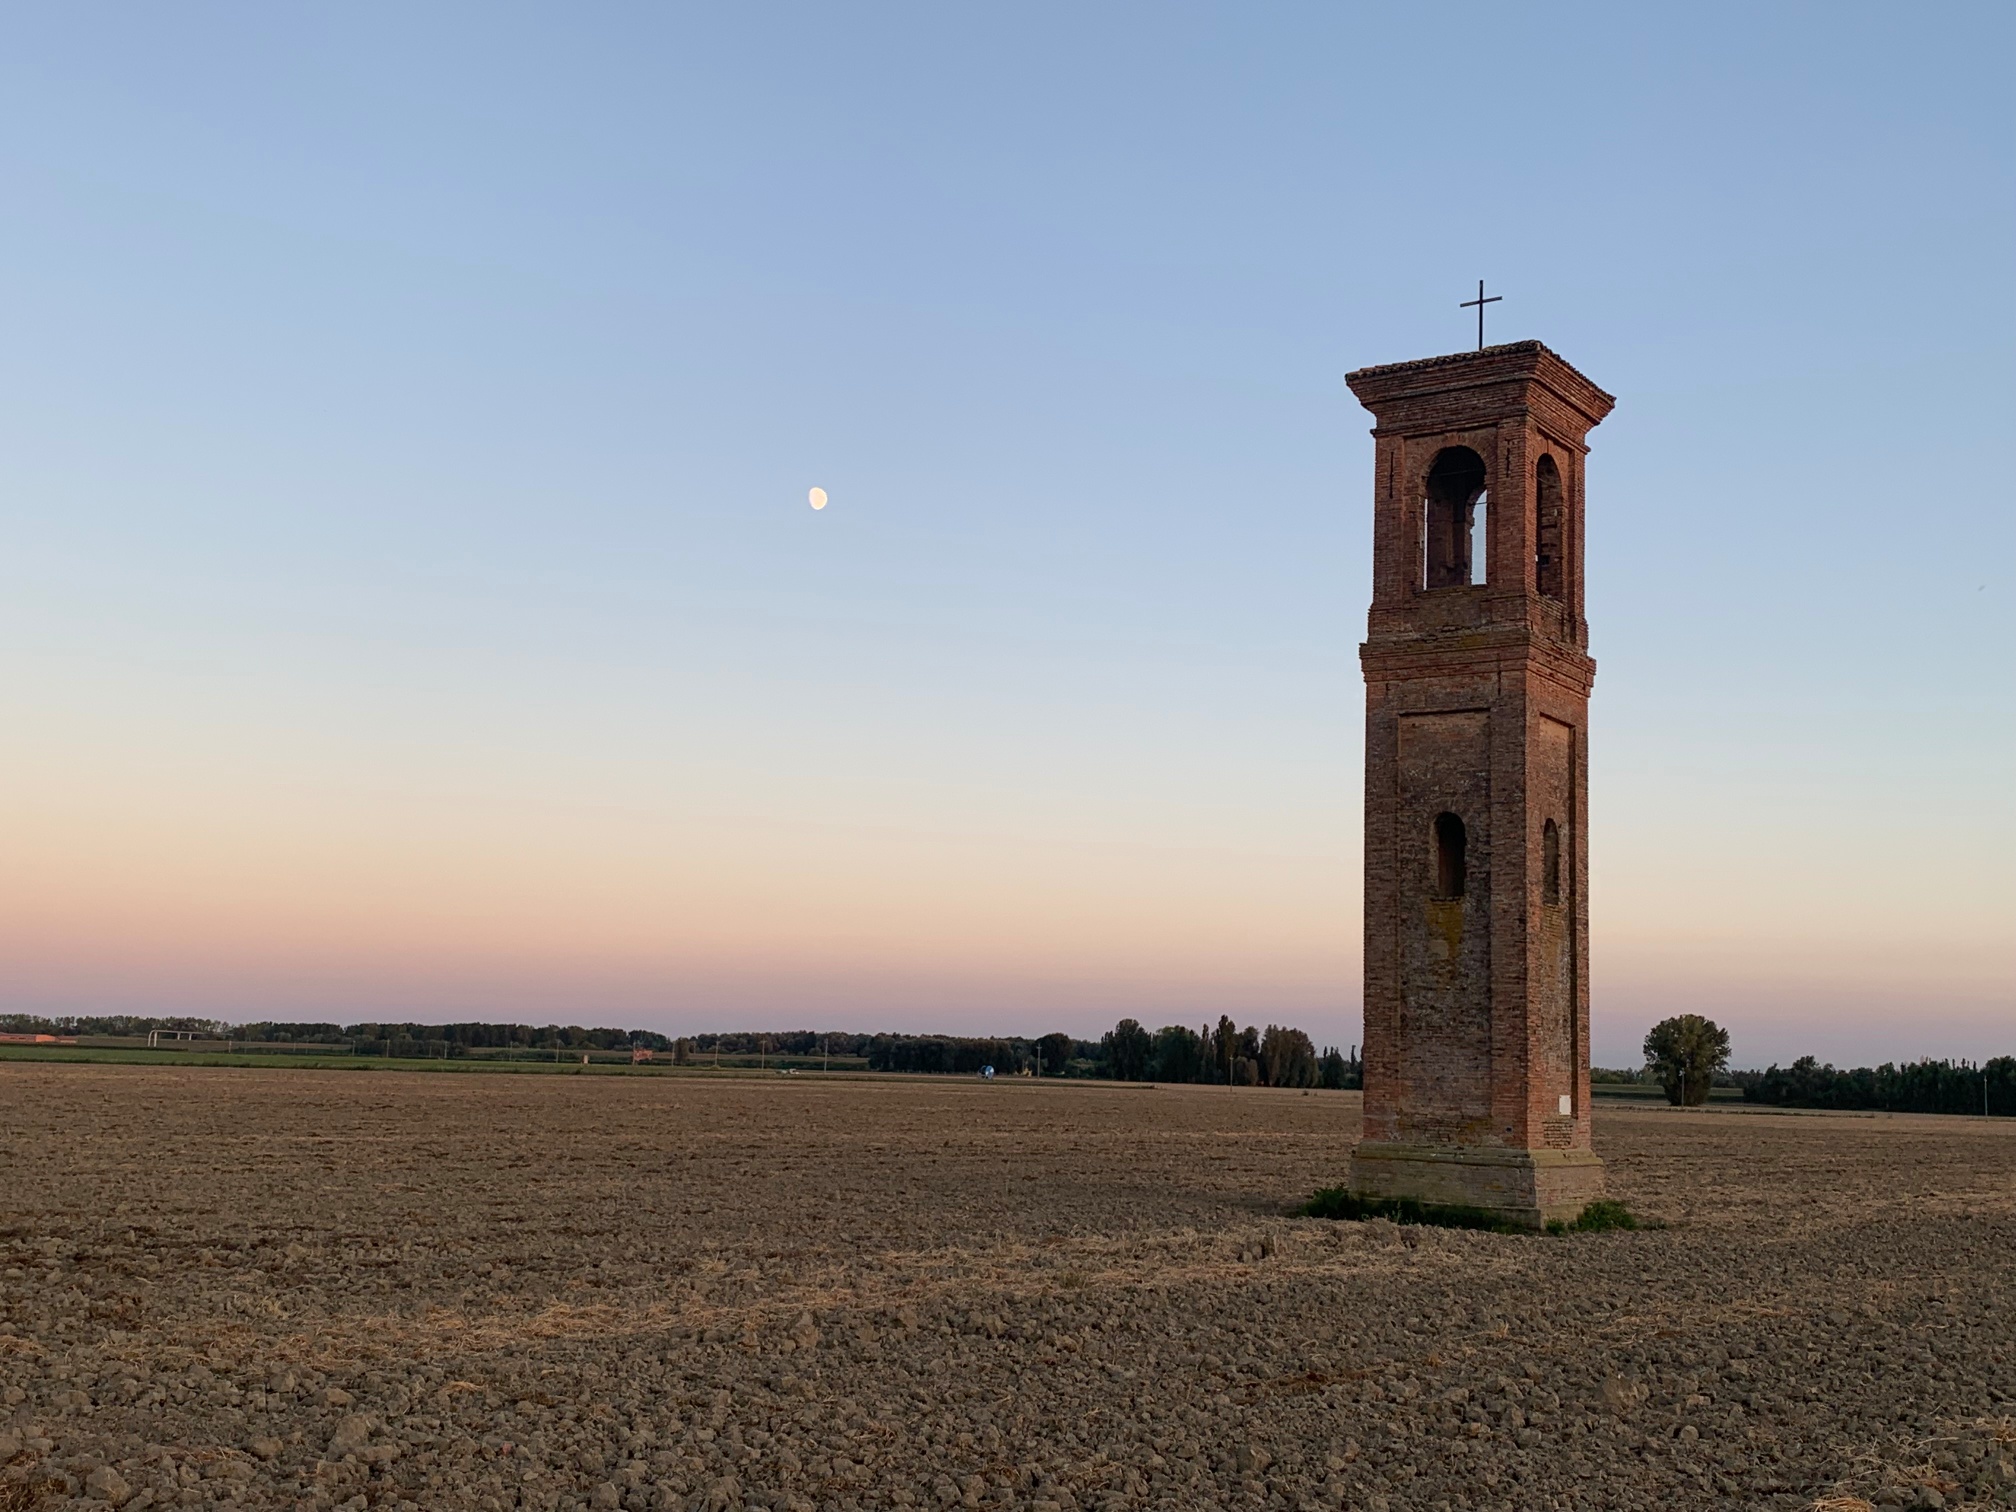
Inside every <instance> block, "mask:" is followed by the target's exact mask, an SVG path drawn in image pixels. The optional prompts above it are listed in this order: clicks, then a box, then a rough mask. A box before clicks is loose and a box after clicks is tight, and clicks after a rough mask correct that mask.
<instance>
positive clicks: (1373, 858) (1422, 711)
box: [1350, 342, 1612, 1150]
mask: <svg viewBox="0 0 2016 1512" xmlns="http://www.w3.org/2000/svg"><path fill="white" fill-rule="evenodd" d="M1350 382H1351V386H1352V389H1353V391H1354V392H1355V393H1357V394H1358V396H1359V398H1360V400H1361V401H1362V402H1363V403H1364V404H1365V405H1366V407H1367V408H1368V409H1371V410H1372V411H1373V413H1374V415H1375V417H1376V418H1377V421H1378V425H1377V426H1376V428H1375V429H1374V431H1373V435H1374V436H1375V438H1376V439H1377V456H1376V464H1375V468H1376V470H1375V480H1376V482H1375V500H1374V568H1373V579H1374V581H1373V602H1372V607H1371V611H1370V615H1369V617H1368V634H1367V639H1366V642H1365V644H1364V646H1363V647H1362V648H1361V658H1362V660H1363V663H1364V667H1365V678H1366V763H1365V1051H1364V1054H1365V1076H1366V1093H1365V1137H1366V1139H1367V1140H1368V1141H1372V1142H1387V1143H1393V1144H1400V1145H1408V1146H1443V1147H1450V1148H1462V1147H1484V1146H1488V1147H1495V1148H1498V1149H1508V1148H1509V1149H1513V1150H1517V1149H1528V1150H1542V1149H1554V1150H1587V1149H1588V1147H1589V1117H1588V1106H1589V1084H1588V1058H1589V1030H1588V1002H1589V996H1588V910H1587V874H1588V868H1587V855H1588V837H1587V823H1586V819H1587V767H1588V742H1587V726H1588V695H1589V689H1590V685H1591V683H1592V682H1593V679H1594V675H1595V664H1594V663H1593V662H1591V661H1590V660H1589V658H1588V655H1587V653H1586V650H1585V649H1584V648H1585V647H1586V645H1587V629H1586V626H1585V624H1584V622H1583V619H1582V514H1583V475H1584V469H1583V457H1584V454H1585V451H1586V446H1585V443H1584V438H1585V437H1586V435H1587V433H1588V431H1589V430H1590V429H1591V428H1592V427H1593V426H1594V425H1595V424H1596V423H1597V422H1598V421H1600V420H1601V419H1602V418H1603V416H1604V415H1605V414H1607V413H1608V411H1609V408H1610V405H1611V402H1612V401H1611V400H1610V397H1609V396H1608V395H1607V394H1604V393H1603V392H1602V391H1601V390H1599V389H1597V388H1595V386H1594V385H1593V384H1590V383H1589V382H1588V380H1587V379H1585V378H1583V377H1582V376H1581V374H1579V373H1576V372H1575V370H1574V369H1573V368H1571V367H1569V366H1568V365H1567V364H1566V363H1564V362H1562V361H1561V360H1560V359H1559V358H1558V357H1556V356H1554V354H1553V353H1551V352H1549V351H1547V349H1546V348H1545V347H1542V346H1540V345H1539V343H1537V342H1523V343H1518V344H1516V345H1513V346H1509V347H1496V348H1489V349H1487V350H1486V351H1484V352H1482V353H1474V354H1473V353H1465V354H1460V355H1458V356H1454V357H1448V358H1431V359H1428V360H1426V361H1424V362H1421V363H1402V364H1397V365H1394V366H1392V367H1385V368H1373V369H1365V370H1361V371H1360V372H1358V373H1354V374H1352V375H1351V378H1350ZM1451 446H1464V447H1468V448H1469V449H1470V450H1471V451H1474V452H1475V453H1476V454H1477V455H1478V457H1479V458H1480V459H1482V461H1483V463H1484V466H1485V473H1486V482H1485V489H1486V498H1487V499H1488V504H1487V506H1486V509H1485V528H1486V530H1487V532H1488V541H1487V543H1486V552H1487V563H1488V566H1487V573H1486V581H1485V582H1484V583H1482V584H1478V585H1472V586H1464V587H1452V588H1436V589H1427V588H1424V587H1423V586H1422V572H1423V565H1422V533H1423V513H1422V511H1423V501H1424V499H1425V497H1426V492H1427V488H1426V479H1427V476H1428V471H1429V469H1430V468H1431V467H1432V466H1433V465H1434V462H1435V459H1436V457H1437V456H1438V455H1439V454H1440V453H1441V452H1442V451H1443V450H1444V448H1446V447H1451ZM1543 456H1546V457H1549V458H1551V459H1552V460H1553V463H1554V465H1555V467H1556V468H1557V469H1558V471H1559V474H1560V478H1561V487H1562V500H1563V505H1564V508H1563V511H1562V519H1561V523H1560V530H1559V534H1560V537H1561V539H1560V541H1559V542H1558V545H1556V549H1557V550H1559V552H1560V553H1561V555H1562V558H1563V567H1562V573H1563V581H1562V592H1561V593H1560V595H1559V596H1558V597H1557V596H1549V595H1544V594H1542V593H1540V592H1539V591H1538V577H1537V572H1536V566H1535V560H1536V548H1537V543H1538V539H1539V522H1538V519H1537V517H1536V505H1537V489H1536V485H1535V477H1536V468H1537V467H1538V466H1539V463H1540V459H1541V457H1543ZM1550 544H1555V543H1550ZM1443 813H1451V814H1455V815H1457V816H1458V817H1460V818H1461V820H1462V821H1463V825H1464V828H1465V831H1466V834H1467V840H1468V844H1467V857H1466V859H1467V877H1466V885H1465V887H1464V891H1463V895H1462V896H1461V897H1460V898H1444V897H1438V896H1437V895H1436V893H1437V887H1436V854H1435V832H1434V826H1435V821H1436V816H1437V815H1438V814H1443ZM1549 820H1552V821H1553V822H1554V823H1555V825H1556V827H1557V830H1558V833H1559V838H1560V852H1559V854H1560V868H1559V878H1560V885H1559V900H1558V901H1554V902H1549V901H1547V900H1546V899H1545V898H1544V896H1543V889H1544V882H1545V878H1544V870H1545V867H1544V861H1545V854H1544V853H1545V847H1544V834H1545V826H1546V824H1547V821H1549ZM1564 1099H1565V1100H1566V1101H1565V1106H1566V1108H1567V1112H1565V1113H1564V1112H1563V1111H1562V1109H1563V1106H1564Z"/></svg>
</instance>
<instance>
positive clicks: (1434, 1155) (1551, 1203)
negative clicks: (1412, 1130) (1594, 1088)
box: [1351, 1143, 1603, 1229]
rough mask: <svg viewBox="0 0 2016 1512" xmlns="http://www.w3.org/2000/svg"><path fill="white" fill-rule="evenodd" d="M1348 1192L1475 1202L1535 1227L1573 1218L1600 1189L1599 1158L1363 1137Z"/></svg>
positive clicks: (1450, 1203) (1452, 1203)
mask: <svg viewBox="0 0 2016 1512" xmlns="http://www.w3.org/2000/svg"><path fill="white" fill-rule="evenodd" d="M1351 1195H1352V1196H1354V1197H1372V1198H1383V1199H1386V1200H1389V1201H1390V1200H1393V1199H1396V1198H1405V1199H1407V1200H1409V1201H1412V1202H1421V1203H1429V1204H1433V1205H1434V1206H1437V1207H1462V1208H1479V1209H1482V1210H1484V1211H1486V1212H1490V1213H1495V1214H1499V1215H1502V1216H1503V1217H1504V1219H1505V1220H1506V1221H1507V1222H1508V1223H1516V1224H1519V1225H1521V1226H1523V1227H1526V1228H1532V1229H1541V1228H1545V1227H1546V1226H1547V1225H1548V1224H1550V1223H1573V1222H1574V1221H1575V1220H1576V1219H1577V1218H1579V1217H1581V1216H1582V1210H1583V1209H1584V1208H1586V1207H1587V1206H1588V1205H1589V1204H1590V1203H1591V1202H1593V1201H1595V1199H1596V1198H1598V1197H1600V1196H1602V1195H1603V1162H1602V1161H1601V1160H1600V1159H1598V1158H1597V1156H1596V1154H1595V1152H1593V1151H1591V1150H1505V1149H1492V1148H1489V1147H1476V1148H1471V1147H1462V1146H1456V1147H1452V1146H1447V1145H1405V1144H1371V1143H1366V1144H1361V1145H1359V1146H1358V1148H1357V1150H1356V1151H1354V1152H1353V1153H1352V1156H1351Z"/></svg>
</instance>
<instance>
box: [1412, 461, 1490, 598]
mask: <svg viewBox="0 0 2016 1512" xmlns="http://www.w3.org/2000/svg"><path fill="white" fill-rule="evenodd" d="M1486 481H1487V477H1486V473H1485V469H1484V459H1483V458H1482V457H1480V456H1478V455H1477V453H1475V452H1474V451H1472V450H1470V448H1469V447H1467V446H1445V447H1443V448H1442V450H1441V451H1439V452H1437V453H1436V455H1435V461H1434V464H1433V465H1432V466H1430V467H1429V469H1428V486H1427V497H1426V500H1425V501H1424V504H1423V508H1422V512H1421V559H1422V566H1421V586H1422V587H1424V588H1462V587H1467V586H1468V585H1469V584H1470V582H1471V581H1472V574H1471V570H1470V569H1471V556H1472V548H1471V536H1472V526H1473V525H1474V524H1475V522H1476V515H1477V508H1478V506H1479V505H1481V504H1483V503H1484V485H1485V483H1486ZM1477 565H1479V566H1482V565H1483V563H1482V562H1479V563H1478V564H1477Z"/></svg>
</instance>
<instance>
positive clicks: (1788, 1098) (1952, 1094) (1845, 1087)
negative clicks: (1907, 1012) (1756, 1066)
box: [1736, 1055, 2016, 1118]
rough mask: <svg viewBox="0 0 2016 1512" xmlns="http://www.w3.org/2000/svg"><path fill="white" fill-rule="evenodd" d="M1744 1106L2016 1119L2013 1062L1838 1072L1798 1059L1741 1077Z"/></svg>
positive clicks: (1939, 1063) (1915, 1063)
mask: <svg viewBox="0 0 2016 1512" xmlns="http://www.w3.org/2000/svg"><path fill="white" fill-rule="evenodd" d="M1736 1082H1737V1085H1739V1086H1741V1087H1742V1088H1743V1100H1744V1101H1745V1102H1753V1103H1768V1104H1772V1105H1774V1106H1777V1107H1781V1108H1852V1109H1874V1110H1881V1111H1884V1112H1889V1113H1976V1114H1980V1113H1986V1114H1989V1115H1992V1116H1998V1117H2002V1118H2016V1056H2011V1055H1998V1056H1996V1057H1995V1058H1994V1059H1993V1060H1991V1061H1988V1062H1986V1063H1985V1064H1982V1065H1979V1066H1976V1065H1972V1064H1970V1063H1968V1062H1967V1061H1947V1060H1922V1061H1913V1062H1911V1063H1910V1064H1909V1065H1903V1066H1896V1065H1891V1064H1890V1063H1889V1062H1887V1061H1886V1062H1885V1063H1884V1064H1882V1065H1880V1066H1857V1067H1856V1068H1855V1069H1853V1070H1852V1071H1849V1070H1843V1071H1837V1070H1835V1069H1834V1067H1832V1066H1823V1065H1821V1064H1820V1062H1819V1061H1818V1060H1817V1059H1815V1058H1814V1057H1813V1056H1810V1055H1802V1056H1800V1057H1799V1059H1797V1060H1796V1061H1794V1062H1792V1064H1791V1065H1789V1066H1784V1067H1780V1066H1777V1065H1773V1066H1772V1067H1771V1068H1770V1069H1769V1070H1767V1071H1739V1072H1737V1073H1736Z"/></svg>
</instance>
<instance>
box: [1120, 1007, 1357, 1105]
mask: <svg viewBox="0 0 2016 1512" xmlns="http://www.w3.org/2000/svg"><path fill="white" fill-rule="evenodd" d="M1097 1065H1098V1068H1099V1069H1098V1072H1097V1073H1096V1074H1098V1075H1101V1076H1108V1077H1111V1078H1112V1079H1113V1080H1115V1081H1139V1082H1208V1083H1216V1084H1218V1085H1221V1086H1232V1087H1325V1088H1331V1089H1336V1090H1341V1089H1344V1088H1349V1087H1362V1086H1364V1084H1365V1072H1364V1066H1363V1064H1362V1063H1361V1062H1360V1061H1359V1059H1358V1051H1357V1047H1356V1046H1353V1047H1352V1051H1351V1055H1350V1057H1349V1058H1348V1059H1347V1058H1346V1057H1345V1055H1344V1053H1343V1052H1342V1051H1341V1050H1339V1049H1337V1047H1336V1046H1334V1045H1332V1046H1330V1047H1329V1048H1328V1049H1326V1050H1324V1051H1323V1052H1322V1053H1321V1054H1320V1055H1319V1054H1318V1053H1317V1051H1316V1046H1315V1043H1314V1041H1312V1040H1311V1039H1310V1038H1309V1036H1308V1035H1307V1034H1305V1033H1304V1032H1303V1031H1302V1030H1300V1029H1292V1028H1288V1027H1286V1026H1285V1025H1281V1024H1269V1025H1268V1026H1267V1027H1266V1028H1265V1029H1264V1030H1262V1029H1256V1028H1254V1027H1253V1026H1252V1025H1250V1024H1249V1025H1247V1026H1246V1027H1245V1028H1244V1029H1242V1028H1240V1027H1239V1026H1238V1025H1237V1024H1235V1023H1234V1022H1233V1021H1232V1020H1231V1019H1230V1018H1229V1017H1226V1016H1223V1015H1220V1017H1219V1019H1218V1023H1217V1025H1216V1026H1215V1027H1213V1026H1211V1025H1205V1026H1204V1027H1203V1028H1201V1029H1191V1028H1188V1027H1186V1026H1185V1025H1182V1024H1170V1025H1167V1026H1165V1027H1164V1028H1161V1029H1156V1030H1152V1031H1151V1030H1148V1029H1145V1028H1143V1027H1142V1026H1141V1024H1140V1023H1139V1021H1137V1020H1135V1019H1131V1018H1125V1019H1122V1020H1120V1022H1119V1023H1117V1024H1115V1025H1114V1026H1113V1028H1112V1029H1110V1030H1108V1031H1107V1033H1106V1034H1105V1036H1104V1037H1103V1038H1101V1040H1100V1041H1099V1051H1098V1057H1097Z"/></svg>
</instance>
